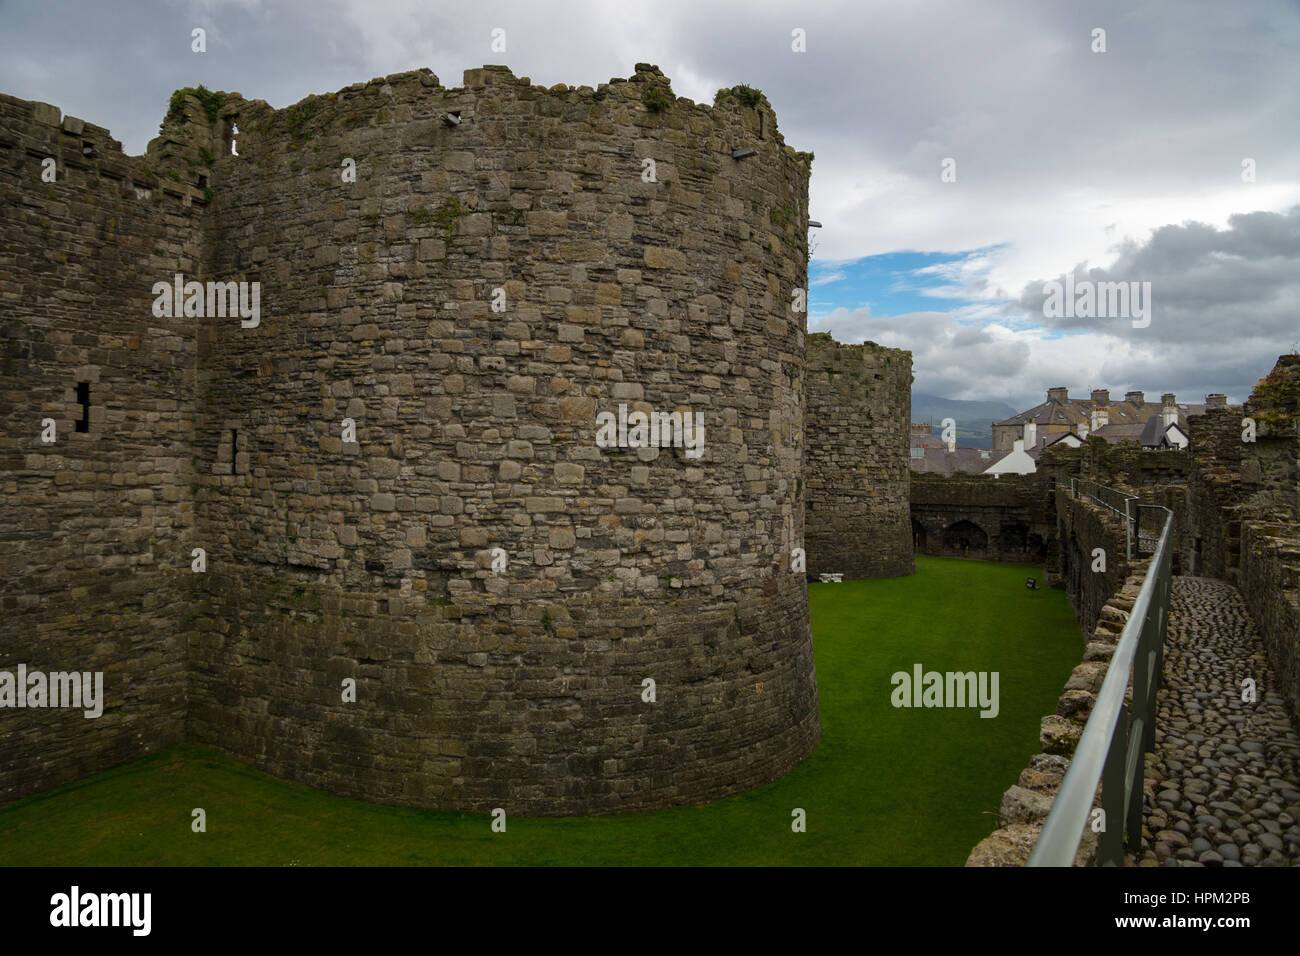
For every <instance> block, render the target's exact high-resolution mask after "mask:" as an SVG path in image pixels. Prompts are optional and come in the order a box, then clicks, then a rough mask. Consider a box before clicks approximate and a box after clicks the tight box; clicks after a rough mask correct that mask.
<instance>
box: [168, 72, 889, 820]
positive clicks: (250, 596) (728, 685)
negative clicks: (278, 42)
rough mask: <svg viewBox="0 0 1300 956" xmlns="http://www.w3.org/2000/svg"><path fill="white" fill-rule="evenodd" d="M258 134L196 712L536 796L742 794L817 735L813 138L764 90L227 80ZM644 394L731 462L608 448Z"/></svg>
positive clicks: (332, 783) (505, 802) (449, 779)
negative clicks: (277, 102)
mask: <svg viewBox="0 0 1300 956" xmlns="http://www.w3.org/2000/svg"><path fill="white" fill-rule="evenodd" d="M742 92H743V91H742ZM656 103H658V104H660V105H662V106H663V107H664V108H663V109H662V110H660V111H658V112H656V111H655V110H654V109H653V108H652V106H653V105H655V104H656ZM449 113H454V114H457V115H458V116H459V120H460V122H459V124H455V125H453V124H452V123H450V122H448V121H447V120H445V117H446V116H447V115H448V114H449ZM231 124H237V125H238V128H239V130H240V131H241V134H240V136H239V138H238V140H237V148H238V153H239V155H238V157H233V156H227V155H223V156H221V157H220V158H219V159H218V160H217V161H216V163H215V165H214V166H213V169H212V184H211V185H212V189H213V195H214V198H213V201H212V205H211V208H210V211H209V213H208V217H207V219H206V220H205V223H204V238H205V247H206V250H207V257H208V259H207V262H208V265H209V267H210V269H211V271H212V273H213V274H214V275H217V276H220V277H222V278H245V279H249V280H251V279H254V278H256V279H258V280H259V281H260V282H261V283H262V301H261V308H262V318H261V323H260V325H259V327H257V328H256V329H241V328H240V327H239V323H238V322H235V321H233V320H230V319H210V318H208V319H204V320H202V323H201V325H200V333H199V368H200V377H199V383H198V388H199V392H200V401H199V407H200V413H199V416H198V421H197V428H196V457H197V461H198V463H199V464H198V471H199V472H200V474H199V479H198V480H199V485H200V487H199V491H198V498H197V505H196V509H197V512H198V515H199V522H200V527H201V529H202V536H203V543H204V544H205V546H206V547H208V549H209V555H210V558H209V568H210V570H209V572H208V574H207V575H206V576H205V577H204V579H203V581H202V582H201V587H202V589H203V592H202V594H201V595H200V596H199V600H200V601H201V602H203V603H202V604H201V605H200V606H201V611H202V614H201V620H200V622H199V624H200V628H199V630H198V631H197V632H196V633H195V634H194V635H193V637H192V639H191V641H190V645H189V654H190V667H191V670H190V674H191V684H190V688H189V693H190V712H189V724H188V729H189V733H190V735H191V736H192V737H193V739H195V740H197V741H200V742H203V743H206V744H210V745H212V746H217V747H221V748H223V749H225V750H227V751H229V752H231V753H232V754H234V755H235V756H237V757H239V758H241V759H244V760H247V761H249V762H251V763H253V764H255V765H257V766H259V767H261V768H263V769H266V770H268V771H270V772H272V773H274V774H277V775H279V776H283V777H287V778H290V779H294V780H298V781H302V782H305V783H309V784H311V785H313V786H318V787H322V788H326V789H329V790H333V791H335V792H338V793H342V794H347V795H351V796H357V797H364V798H367V799H373V800H379V801H383V802H388V803H395V804H415V805H421V806H433V807H454V808H460V809H467V810H487V809H491V808H493V807H497V806H501V807H505V808H506V809H507V810H508V812H512V813H522V814H529V815H531V814H577V813H602V812H613V811H622V810H632V809H639V808H646V807H655V806H664V805H668V804H676V803H686V802H698V801H705V800H711V799H715V798H718V797H721V796H724V795H726V794H729V793H733V792H736V791H738V790H742V789H745V788H749V787H753V786H755V785H757V784H760V783H764V782H766V781H769V780H772V779H774V778H776V777H778V776H780V775H781V774H783V773H785V772H786V771H788V770H789V769H791V768H792V767H793V766H794V765H795V764H797V763H798V762H799V761H800V760H802V759H803V757H805V756H806V755H807V754H808V753H809V751H810V750H811V749H812V747H813V745H814V744H815V743H816V741H817V739H818V734H819V725H818V712H817V693H816V683H815V675H814V668H813V656H812V647H811V642H810V636H809V621H808V607H807V598H806V592H805V588H804V582H803V577H802V575H798V574H794V573H791V572H790V570H789V552H790V549H791V548H792V547H793V546H795V545H796V544H797V543H798V542H800V541H801V540H802V539H803V527H802V526H803V520H804V519H803V500H802V489H801V487H800V480H799V479H800V474H801V469H802V464H803V453H804V452H803V446H802V435H803V430H804V405H803V397H802V396H803V387H804V386H803V383H804V331H805V330H804V319H803V316H802V315H800V314H795V313H792V312H791V310H790V301H791V295H792V291H793V290H794V289H795V288H806V248H805V237H806V226H807V177H808V159H807V158H805V157H804V156H802V155H801V154H796V153H795V152H794V151H793V150H791V149H789V148H788V147H786V146H784V144H783V142H782V140H781V137H780V135H779V133H778V132H777V130H776V124H775V119H774V117H773V115H772V111H771V107H770V105H769V104H768V103H767V101H766V100H765V99H759V100H757V101H754V103H753V105H746V103H744V102H742V101H741V99H740V96H739V95H737V94H731V95H725V96H723V97H722V98H721V99H720V101H719V103H718V105H716V106H714V107H706V106H697V105H693V104H690V103H688V102H687V101H675V99H674V98H673V97H672V95H671V92H670V90H669V88H668V83H667V80H666V79H664V77H663V76H662V75H661V74H660V73H659V71H658V70H657V69H656V68H654V67H649V66H638V68H637V73H636V75H635V76H634V77H633V78H632V79H631V80H628V81H623V80H615V81H611V83H610V84H608V85H602V86H601V87H600V88H599V89H597V90H592V89H590V88H585V87H584V88H581V89H572V88H568V87H564V86H557V87H553V88H551V89H550V90H547V89H543V88H538V87H534V86H531V85H530V84H529V82H528V81H527V80H526V79H520V78H516V77H514V76H513V75H511V74H510V73H509V72H508V71H507V70H505V69H504V68H500V67H486V68H483V69H480V70H470V71H467V73H466V75H465V85H464V86H463V87H461V88H445V87H443V86H441V85H440V84H439V82H438V80H437V78H436V77H435V76H433V74H431V73H429V72H427V71H420V72H415V73H406V74H400V75H396V76H389V77H387V78H384V79H378V80H374V81H371V82H370V83H360V84H355V85H354V86H352V87H350V88H348V89H346V90H341V91H339V92H338V93H335V94H329V95H327V96H317V97H310V98H308V99H307V100H304V101H303V102H302V103H299V104H296V105H295V106H292V107H289V108H288V109H285V110H279V111H275V110H272V109H270V108H269V107H268V106H266V104H264V103H260V102H253V101H246V100H242V99H240V98H238V97H234V96H227V97H225V99H224V101H223V104H222V106H221V110H220V117H219V121H218V128H222V129H224V128H226V127H228V126H229V125H231ZM740 148H753V149H756V150H757V151H758V155H757V156H754V157H751V158H749V159H742V160H738V159H735V158H733V157H732V156H731V151H732V150H733V149H740ZM345 159H353V160H355V164H356V171H357V175H356V181H355V182H351V183H350V182H344V181H342V178H341V175H340V172H341V169H342V168H343V167H344V165H345V164H344V160H345ZM646 159H653V160H654V161H655V172H656V177H655V181H653V182H647V181H645V180H644V179H643V172H644V171H645V170H646V168H647V166H646V164H645V163H644V162H643V161H644V160H646ZM497 290H500V291H497ZM494 300H495V301H497V302H499V303H502V304H503V305H504V311H494V309H493V302H494ZM620 404H625V405H627V406H628V410H630V411H631V410H643V411H646V412H649V411H652V410H653V411H661V412H672V411H674V410H677V411H682V412H687V411H693V412H695V413H697V414H700V415H702V416H703V425H704V444H703V455H702V457H699V458H692V457H688V456H687V455H686V454H685V453H684V450H683V449H662V450H661V449H627V448H601V447H598V446H597V444H596V432H597V422H596V416H597V415H598V414H599V413H601V412H612V413H617V412H618V410H619V406H620ZM345 418H347V419H352V420H353V422H354V423H355V426H356V442H355V443H351V442H344V441H343V440H342V438H343V435H342V427H343V420H344V419H345ZM903 420H904V421H905V419H903ZM904 467H905V463H904ZM496 549H500V550H499V551H497V552H496V553H497V555H498V556H499V557H501V558H504V560H505V561H506V562H507V564H506V566H505V567H504V569H501V570H496V571H494V570H493V560H494V551H495V550H496ZM346 678H354V679H355V680H356V683H357V700H356V702H355V703H343V702H341V700H340V685H341V682H342V681H343V680H344V679H346ZM646 678H650V679H653V680H654V681H655V682H656V685H657V699H656V700H655V702H653V703H650V702H646V701H645V700H643V697H642V695H643V687H642V682H643V680H644V679H646Z"/></svg>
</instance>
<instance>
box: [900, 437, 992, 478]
mask: <svg viewBox="0 0 1300 956" xmlns="http://www.w3.org/2000/svg"><path fill="white" fill-rule="evenodd" d="M939 445H940V447H938V448H930V447H927V448H926V449H925V456H924V457H923V458H912V459H909V462H910V465H911V468H912V471H919V472H926V473H929V474H939V475H952V474H958V473H963V472H964V473H966V474H972V475H977V474H979V473H981V472H982V471H984V469H985V468H987V467H988V466H989V465H990V464H992V463H993V452H991V451H989V450H988V449H987V448H962V447H960V446H959V447H957V448H956V449H955V450H954V451H951V452H950V451H948V448H947V446H945V445H944V444H943V443H942V442H940V443H939ZM914 447H915V446H914ZM985 455H988V456H989V457H987V458H985V457H984V456H985Z"/></svg>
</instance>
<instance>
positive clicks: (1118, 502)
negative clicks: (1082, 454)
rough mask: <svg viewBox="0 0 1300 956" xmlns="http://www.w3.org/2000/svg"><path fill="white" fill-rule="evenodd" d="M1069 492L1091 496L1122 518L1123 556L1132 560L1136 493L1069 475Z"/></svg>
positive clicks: (1075, 495)
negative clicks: (1132, 493) (1131, 493)
mask: <svg viewBox="0 0 1300 956" xmlns="http://www.w3.org/2000/svg"><path fill="white" fill-rule="evenodd" d="M1070 494H1071V495H1073V496H1074V497H1076V498H1078V497H1080V496H1083V497H1086V498H1091V499H1092V500H1093V501H1095V502H1096V503H1097V504H1099V505H1101V506H1102V507H1103V508H1106V509H1107V510H1109V511H1113V512H1114V513H1115V514H1117V515H1119V516H1120V517H1121V518H1123V519H1124V556H1125V557H1126V558H1128V559H1129V560H1130V561H1132V560H1133V542H1134V540H1135V539H1136V538H1137V510H1136V509H1137V508H1138V507H1139V505H1138V497H1137V495H1130V494H1129V493H1128V492H1126V491H1119V490H1117V489H1115V488H1109V487H1107V486H1106V485H1102V484H1098V483H1097V482H1095V481H1093V480H1092V479H1091V478H1080V477H1078V476H1077V475H1071V476H1070Z"/></svg>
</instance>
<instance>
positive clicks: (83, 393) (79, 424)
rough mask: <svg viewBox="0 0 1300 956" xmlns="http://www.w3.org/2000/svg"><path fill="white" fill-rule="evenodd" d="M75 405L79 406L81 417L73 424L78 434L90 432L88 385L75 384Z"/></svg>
mask: <svg viewBox="0 0 1300 956" xmlns="http://www.w3.org/2000/svg"><path fill="white" fill-rule="evenodd" d="M77 404H78V405H80V406H81V416H80V417H79V418H78V419H77V421H76V423H75V428H76V430H77V431H79V432H88V431H90V383H89V382H78V383H77Z"/></svg>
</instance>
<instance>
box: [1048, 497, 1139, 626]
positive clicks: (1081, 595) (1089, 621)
mask: <svg viewBox="0 0 1300 956" xmlns="http://www.w3.org/2000/svg"><path fill="white" fill-rule="evenodd" d="M1056 515H1057V521H1058V524H1057V535H1058V538H1059V549H1060V566H1059V567H1060V574H1061V578H1062V581H1061V583H1062V585H1063V586H1064V587H1065V590H1066V593H1067V594H1068V595H1069V597H1070V604H1071V605H1073V607H1074V616H1075V619H1076V620H1077V621H1078V622H1079V629H1080V631H1082V633H1083V634H1085V635H1087V634H1089V633H1091V632H1092V630H1093V628H1095V627H1096V626H1097V623H1098V621H1099V620H1100V619H1101V614H1102V608H1103V607H1104V606H1105V604H1106V602H1107V601H1109V600H1110V599H1111V596H1112V595H1114V594H1115V593H1117V592H1118V591H1119V589H1120V587H1121V586H1122V585H1123V583H1124V579H1125V578H1127V577H1128V575H1129V572H1130V565H1129V561H1128V557H1127V550H1128V539H1127V535H1126V533H1125V529H1124V521H1123V519H1122V518H1120V517H1118V516H1116V515H1115V514H1113V513H1112V512H1111V511H1109V510H1107V509H1105V508H1103V507H1101V506H1100V505H1097V504H1094V503H1093V502H1091V501H1089V500H1087V499H1086V498H1075V497H1073V496H1072V495H1071V494H1070V492H1069V486H1068V485H1064V486H1063V485H1058V486H1057V489H1056ZM1098 548H1100V549H1101V550H1102V552H1104V558H1105V567H1104V570H1094V567H1095V568H1101V567H1102V565H1101V564H1100V562H1099V561H1098V557H1097V556H1094V552H1095V551H1096V549H1098Z"/></svg>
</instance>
